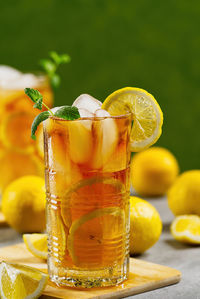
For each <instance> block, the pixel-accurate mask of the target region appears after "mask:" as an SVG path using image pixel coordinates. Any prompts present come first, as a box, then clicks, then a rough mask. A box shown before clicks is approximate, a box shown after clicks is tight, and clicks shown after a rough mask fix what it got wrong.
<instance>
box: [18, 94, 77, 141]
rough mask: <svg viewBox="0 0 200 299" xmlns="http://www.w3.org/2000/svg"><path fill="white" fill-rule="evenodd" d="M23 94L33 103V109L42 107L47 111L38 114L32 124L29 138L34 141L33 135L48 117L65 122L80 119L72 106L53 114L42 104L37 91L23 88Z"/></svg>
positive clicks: (41, 97)
mask: <svg viewBox="0 0 200 299" xmlns="http://www.w3.org/2000/svg"><path fill="white" fill-rule="evenodd" d="M24 92H25V94H26V95H27V96H28V97H29V98H30V99H31V100H32V101H33V102H34V106H33V107H34V108H37V109H39V110H42V107H43V106H44V107H45V108H46V109H47V111H43V112H41V113H40V114H38V115H37V116H36V117H35V119H34V121H33V123H32V126H31V138H32V139H34V140H35V139H36V136H35V133H36V131H37V128H38V126H39V124H40V123H41V122H43V121H44V120H46V119H47V118H49V116H55V117H58V118H62V119H66V120H74V119H77V118H79V117H80V114H79V111H78V108H77V107H74V106H73V107H72V106H62V107H60V108H59V109H58V110H57V111H56V112H55V113H53V111H52V110H51V109H50V108H49V107H48V106H47V105H46V104H45V103H44V102H43V95H42V94H41V93H40V92H39V91H38V90H37V89H34V88H25V89H24Z"/></svg>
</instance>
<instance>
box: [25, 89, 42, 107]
mask: <svg viewBox="0 0 200 299" xmlns="http://www.w3.org/2000/svg"><path fill="white" fill-rule="evenodd" d="M24 91H25V94H26V95H27V96H28V97H29V98H30V99H31V100H32V101H33V102H34V103H37V102H38V101H40V103H42V100H43V95H42V94H41V93H40V92H39V90H37V89H34V88H25V89H24Z"/></svg>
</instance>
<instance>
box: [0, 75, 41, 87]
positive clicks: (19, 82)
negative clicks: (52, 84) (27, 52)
mask: <svg viewBox="0 0 200 299" xmlns="http://www.w3.org/2000/svg"><path fill="white" fill-rule="evenodd" d="M39 83H40V80H39V78H37V77H36V76H35V75H33V74H22V75H20V76H18V77H16V78H15V79H12V80H4V82H3V87H4V88H7V89H24V88H26V87H30V88H34V87H35V88H36V87H37V86H38V85H39Z"/></svg>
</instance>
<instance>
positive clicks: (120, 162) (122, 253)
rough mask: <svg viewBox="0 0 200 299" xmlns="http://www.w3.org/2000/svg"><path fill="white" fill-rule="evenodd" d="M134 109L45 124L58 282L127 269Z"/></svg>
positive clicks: (107, 278) (109, 281)
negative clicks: (132, 111)
mask: <svg viewBox="0 0 200 299" xmlns="http://www.w3.org/2000/svg"><path fill="white" fill-rule="evenodd" d="M131 121H132V118H131V114H127V115H121V116H115V117H104V118H81V119H78V120H73V121H68V120H63V119H59V118H55V117H51V118H49V119H47V120H46V121H45V123H44V149H45V173H46V193H47V231H48V249H49V254H48V270H49V275H50V279H51V280H52V281H53V282H55V283H56V284H57V285H60V286H76V287H87V288H89V287H101V286H110V285H116V284H118V283H121V282H122V281H124V280H125V279H127V278H128V273H129V190H130V182H129V181H130V180H129V172H130V171H129V167H130V148H129V135H130V130H131Z"/></svg>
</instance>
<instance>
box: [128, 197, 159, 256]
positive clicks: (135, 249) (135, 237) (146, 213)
mask: <svg viewBox="0 0 200 299" xmlns="http://www.w3.org/2000/svg"><path fill="white" fill-rule="evenodd" d="M161 232H162V222H161V219H160V215H159V213H158V211H157V210H156V208H155V207H154V206H152V205H151V204H150V203H148V202H147V201H146V200H143V199H140V198H139V197H135V196H131V197H130V253H131V255H136V254H140V253H143V252H144V251H146V250H147V249H149V248H150V247H151V246H153V245H154V244H155V243H156V242H157V241H158V239H159V237H160V234H161Z"/></svg>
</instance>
